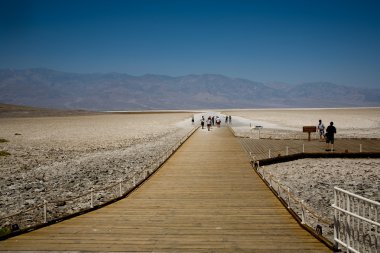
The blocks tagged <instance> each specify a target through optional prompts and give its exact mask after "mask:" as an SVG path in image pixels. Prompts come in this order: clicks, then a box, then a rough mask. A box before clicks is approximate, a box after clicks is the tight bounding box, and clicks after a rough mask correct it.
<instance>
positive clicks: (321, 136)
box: [317, 119, 325, 141]
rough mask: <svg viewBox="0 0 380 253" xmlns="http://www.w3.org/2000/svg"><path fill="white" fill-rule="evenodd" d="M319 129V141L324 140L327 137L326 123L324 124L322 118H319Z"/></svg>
mask: <svg viewBox="0 0 380 253" xmlns="http://www.w3.org/2000/svg"><path fill="white" fill-rule="evenodd" d="M317 131H318V132H319V141H323V139H324V138H325V125H323V123H322V120H321V119H320V120H319V123H318V126H317Z"/></svg>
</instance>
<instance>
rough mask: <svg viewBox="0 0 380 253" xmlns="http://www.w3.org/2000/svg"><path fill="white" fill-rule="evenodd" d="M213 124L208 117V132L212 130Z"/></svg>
mask: <svg viewBox="0 0 380 253" xmlns="http://www.w3.org/2000/svg"><path fill="white" fill-rule="evenodd" d="M211 124H212V122H211V117H208V119H207V130H208V131H210V129H211Z"/></svg>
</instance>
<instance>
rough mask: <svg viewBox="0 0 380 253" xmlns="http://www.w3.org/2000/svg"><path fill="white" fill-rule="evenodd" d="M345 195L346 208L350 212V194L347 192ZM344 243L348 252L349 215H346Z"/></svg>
mask: <svg viewBox="0 0 380 253" xmlns="http://www.w3.org/2000/svg"><path fill="white" fill-rule="evenodd" d="M345 195H346V208H347V211H348V212H350V211H351V210H350V196H349V195H348V194H345ZM346 216H347V217H346V245H347V252H350V246H351V245H350V241H351V235H350V229H351V228H350V215H346Z"/></svg>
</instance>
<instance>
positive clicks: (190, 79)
mask: <svg viewBox="0 0 380 253" xmlns="http://www.w3.org/2000/svg"><path fill="white" fill-rule="evenodd" d="M0 102H3V103H12V104H23V105H30V106H39V107H51V108H67V109H87V110H142V109H145V110H148V109H201V108H262V107H343V106H380V89H365V88H363V89H362V88H353V87H347V86H342V85H336V84H332V83H327V82H317V83H306V84H300V85H295V86H292V85H286V84H284V83H279V84H268V85H266V84H265V83H260V82H254V81H250V80H246V79H240V78H229V77H226V76H223V75H213V74H204V75H187V76H182V77H170V76H163V75H144V76H131V75H127V74H119V73H107V74H98V73H95V74H76V73H65V72H60V71H54V70H48V69H26V70H9V69H8V70H7V69H3V70H0Z"/></svg>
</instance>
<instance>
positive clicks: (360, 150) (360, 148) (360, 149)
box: [359, 144, 363, 153]
mask: <svg viewBox="0 0 380 253" xmlns="http://www.w3.org/2000/svg"><path fill="white" fill-rule="evenodd" d="M362 151H363V149H362V144H360V145H359V152H360V153H361V152H362Z"/></svg>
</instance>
